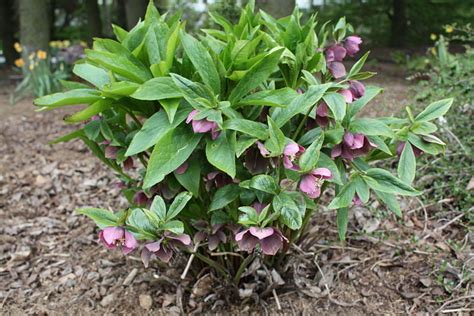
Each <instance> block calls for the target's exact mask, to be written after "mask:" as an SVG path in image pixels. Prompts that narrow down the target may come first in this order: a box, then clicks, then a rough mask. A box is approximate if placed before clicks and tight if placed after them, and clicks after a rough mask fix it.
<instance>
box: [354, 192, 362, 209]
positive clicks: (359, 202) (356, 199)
mask: <svg viewBox="0 0 474 316" xmlns="http://www.w3.org/2000/svg"><path fill="white" fill-rule="evenodd" d="M352 204H354V206H362V205H364V203H363V202H362V200H361V199H360V197H359V195H357V193H356V194H355V195H354V197H353V198H352Z"/></svg>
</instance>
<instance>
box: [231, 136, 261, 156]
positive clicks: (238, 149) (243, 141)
mask: <svg viewBox="0 0 474 316" xmlns="http://www.w3.org/2000/svg"><path fill="white" fill-rule="evenodd" d="M257 140H258V139H257V138H253V137H248V136H245V135H244V136H241V137H239V138H238V140H237V143H236V144H235V155H236V156H237V158H238V157H240V156H241V155H242V154H243V153H244V152H245V151H246V150H247V149H248V148H249V147H250V146H252V145H253V144H255V142H256V141H257Z"/></svg>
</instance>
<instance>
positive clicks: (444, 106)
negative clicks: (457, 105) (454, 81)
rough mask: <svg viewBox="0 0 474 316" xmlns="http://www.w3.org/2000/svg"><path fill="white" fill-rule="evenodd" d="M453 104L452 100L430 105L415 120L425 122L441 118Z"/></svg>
mask: <svg viewBox="0 0 474 316" xmlns="http://www.w3.org/2000/svg"><path fill="white" fill-rule="evenodd" d="M452 104H453V99H452V98H450V99H444V100H439V101H436V102H433V103H431V104H430V105H428V107H427V108H426V109H424V110H423V112H421V113H420V114H418V115H417V116H416V118H415V120H416V121H417V122H427V121H431V120H434V119H435V118H438V117H440V116H443V115H444V114H446V112H448V110H449V108H450V107H451V105H452Z"/></svg>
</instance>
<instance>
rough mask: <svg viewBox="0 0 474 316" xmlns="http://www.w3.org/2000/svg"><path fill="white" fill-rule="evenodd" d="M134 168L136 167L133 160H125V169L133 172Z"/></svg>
mask: <svg viewBox="0 0 474 316" xmlns="http://www.w3.org/2000/svg"><path fill="white" fill-rule="evenodd" d="M133 167H134V164H133V158H132V157H128V158H127V159H125V161H124V162H123V169H125V170H131V169H133Z"/></svg>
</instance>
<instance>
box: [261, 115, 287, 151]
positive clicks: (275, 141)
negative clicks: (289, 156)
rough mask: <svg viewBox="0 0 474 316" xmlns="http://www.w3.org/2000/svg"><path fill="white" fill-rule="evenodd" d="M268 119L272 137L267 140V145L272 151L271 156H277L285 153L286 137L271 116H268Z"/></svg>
mask: <svg viewBox="0 0 474 316" xmlns="http://www.w3.org/2000/svg"><path fill="white" fill-rule="evenodd" d="M267 120H268V127H269V135H270V138H269V139H268V140H267V141H266V142H265V147H266V148H267V149H268V150H269V151H270V156H271V157H277V156H280V155H281V154H283V151H284V149H285V145H286V137H285V134H283V132H282V131H281V130H280V128H278V125H277V124H276V123H275V122H274V121H273V120H272V119H271V118H270V117H268V118H267Z"/></svg>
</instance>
